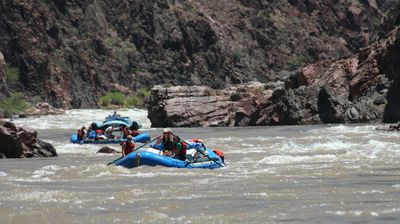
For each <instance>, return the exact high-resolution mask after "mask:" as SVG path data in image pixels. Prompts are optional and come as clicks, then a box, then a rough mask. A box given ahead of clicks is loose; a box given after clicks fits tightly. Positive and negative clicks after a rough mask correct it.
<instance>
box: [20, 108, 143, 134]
mask: <svg viewBox="0 0 400 224" xmlns="http://www.w3.org/2000/svg"><path fill="white" fill-rule="evenodd" d="M113 112H114V110H104V109H78V110H66V112H65V114H60V115H45V116H40V117H28V118H18V119H15V120H13V122H14V123H15V124H16V125H18V126H27V127H31V128H33V129H78V128H79V127H81V126H83V125H86V126H88V125H90V124H91V123H92V122H95V121H104V119H105V117H107V116H108V115H110V114H112V113H113ZM117 113H118V114H120V115H121V116H127V117H129V118H130V119H131V120H137V121H139V122H141V123H142V126H143V127H142V128H143V129H149V128H150V127H151V123H150V120H149V119H148V118H147V110H143V109H119V110H117Z"/></svg>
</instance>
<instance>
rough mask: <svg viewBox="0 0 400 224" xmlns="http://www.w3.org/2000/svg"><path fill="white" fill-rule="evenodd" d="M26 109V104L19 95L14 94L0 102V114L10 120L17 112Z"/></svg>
mask: <svg viewBox="0 0 400 224" xmlns="http://www.w3.org/2000/svg"><path fill="white" fill-rule="evenodd" d="M27 108H28V103H27V102H26V101H25V99H24V98H23V96H22V94H21V93H15V94H13V95H11V96H9V97H7V98H5V99H3V100H1V101H0V113H1V114H3V116H4V117H7V118H10V117H12V116H13V115H14V114H17V113H18V112H21V111H24V110H26V109H27Z"/></svg>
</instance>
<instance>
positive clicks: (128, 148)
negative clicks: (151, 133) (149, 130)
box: [122, 142, 135, 155]
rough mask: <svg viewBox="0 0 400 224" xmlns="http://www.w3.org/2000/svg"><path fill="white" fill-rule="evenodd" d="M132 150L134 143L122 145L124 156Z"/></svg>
mask: <svg viewBox="0 0 400 224" xmlns="http://www.w3.org/2000/svg"><path fill="white" fill-rule="evenodd" d="M133 149H135V143H133V142H129V143H128V142H123V143H122V150H124V154H125V155H128V154H129V153H131V152H133Z"/></svg>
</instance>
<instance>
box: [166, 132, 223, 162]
mask: <svg viewBox="0 0 400 224" xmlns="http://www.w3.org/2000/svg"><path fill="white" fill-rule="evenodd" d="M171 134H172V135H173V136H175V137H177V138H178V139H180V138H179V137H178V136H176V135H175V134H174V133H172V132H171ZM180 140H181V141H182V142H184V143H185V144H186V145H189V143H188V142H186V141H185V140H183V139H180ZM201 145H202V146H203V148H204V151H205V150H206V146H205V145H204V144H203V143H202V142H201ZM194 149H195V150H196V151H197V152H199V153H200V154H202V155H203V156H205V157H207V158H209V159H210V160H211V161H213V162H214V163H216V164H218V165H219V166H220V167H224V166H223V165H222V164H221V163H219V162H218V161H216V160H215V159H213V158H211V157H210V156H209V155H207V154H205V153H204V152H203V151H201V150H199V149H197V148H196V147H194Z"/></svg>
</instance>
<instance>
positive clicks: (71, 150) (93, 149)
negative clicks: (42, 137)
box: [54, 143, 120, 156]
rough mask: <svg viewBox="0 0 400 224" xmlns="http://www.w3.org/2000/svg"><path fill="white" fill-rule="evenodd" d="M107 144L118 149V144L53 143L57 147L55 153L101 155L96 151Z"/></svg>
mask: <svg viewBox="0 0 400 224" xmlns="http://www.w3.org/2000/svg"><path fill="white" fill-rule="evenodd" d="M103 146H109V147H111V148H114V149H116V150H117V151H119V150H120V149H119V147H118V146H119V145H118V144H114V145H101V144H73V143H65V144H62V143H55V144H54V147H55V148H56V149H57V153H60V154H62V153H68V154H91V155H92V156H93V155H102V154H98V153H97V151H98V150H99V149H100V148H101V147H103Z"/></svg>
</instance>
